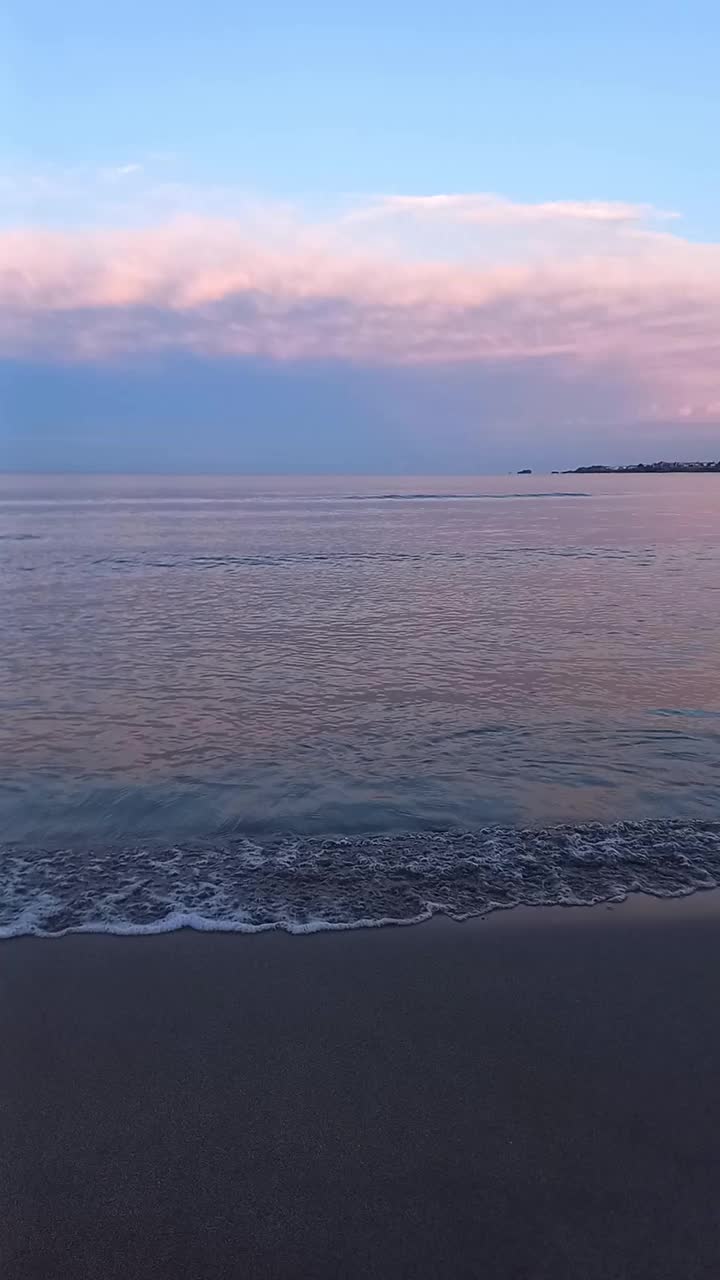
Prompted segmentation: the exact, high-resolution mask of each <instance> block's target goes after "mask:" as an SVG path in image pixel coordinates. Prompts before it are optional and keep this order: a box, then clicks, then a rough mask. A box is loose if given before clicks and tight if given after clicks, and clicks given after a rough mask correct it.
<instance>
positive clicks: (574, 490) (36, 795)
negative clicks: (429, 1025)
mask: <svg viewBox="0 0 720 1280" xmlns="http://www.w3.org/2000/svg"><path fill="white" fill-rule="evenodd" d="M0 564H1V565H2V570H1V573H2V597H3V623H2V664H1V667H0V820H1V821H2V828H3V837H4V843H5V846H6V854H5V858H6V860H7V859H10V856H11V852H12V859H13V861H12V865H11V863H10V861H6V876H5V886H6V893H5V898H4V900H3V901H4V906H0V928H4V929H5V930H6V931H7V930H9V929H13V928H14V929H18V928H21V925H20V923H19V922H20V921H21V920H24V921H25V925H23V926H22V927H23V928H24V927H27V928H33V929H42V928H43V927H46V928H47V929H48V930H50V931H58V930H59V929H60V928H62V927H67V926H69V925H72V927H79V926H81V925H82V924H83V923H85V924H89V923H95V924H97V923H102V921H103V920H105V921H106V922H107V921H108V920H109V919H110V916H111V917H112V926H113V927H120V925H121V924H122V923H123V922H125V923H128V922H129V923H130V924H133V923H134V924H139V923H143V924H144V925H147V926H148V927H153V926H159V924H160V922H161V919H164V920H166V922H167V920H169V919H171V918H172V919H173V920H174V919H177V918H186V917H187V918H189V917H193V918H197V919H199V918H200V917H202V918H203V919H204V920H205V921H206V922H209V923H212V922H213V921H215V922H222V921H224V922H225V924H226V926H227V927H229V924H231V923H232V921H233V920H234V921H236V922H239V921H240V920H241V917H242V915H243V912H245V915H246V917H247V919H246V922H248V921H249V922H250V923H263V922H266V923H273V922H276V921H277V920H285V921H286V922H287V921H289V922H290V923H293V922H294V923H296V924H300V925H302V924H303V923H306V922H307V921H310V920H314V921H317V920H327V921H330V922H332V923H343V921H345V920H346V919H350V918H353V919H366V920H370V919H380V918H388V917H389V918H416V917H417V916H419V915H422V914H427V911H428V910H431V909H432V907H433V905H435V906H437V905H439V906H440V907H441V909H443V910H452V908H453V906H455V907H456V912H455V913H456V914H467V913H468V911H469V910H471V909H472V905H471V904H472V900H473V893H475V896H476V899H477V907H478V909H485V907H487V905H488V904H490V905H492V903H493V902H494V901H495V899H496V898H497V897H498V895H500V896H502V895H501V894H500V890H499V889H498V888H497V868H498V865H499V864H498V853H497V851H498V848H500V849H501V851H502V850H503V849H504V850H505V851H506V856H505V854H503V855H502V856H503V857H505V862H504V863H503V866H504V867H505V871H506V872H507V874H508V875H510V876H511V878H513V883H514V884H515V887H516V890H517V892H516V894H515V899H514V900H518V901H524V900H534V901H535V900H548V901H550V900H572V899H573V895H574V897H575V899H577V900H580V899H581V898H582V894H580V892H579V890H578V886H577V884H576V880H577V877H574V878H573V885H574V887H573V888H572V889H568V887H567V884H565V881H563V880H562V876H560V878H559V879H558V875H559V871H558V865H556V864H557V859H555V860H554V861H553V860H552V859H551V860H550V862H552V866H553V867H554V870H553V871H552V874H550V870H551V867H550V862H548V861H547V859H548V848H549V845H548V844H547V840H545V843H544V844H543V845H542V848H543V850H544V853H542V855H541V854H540V852H539V845H538V842H537V831H538V829H543V828H547V827H549V826H554V825H556V824H560V823H562V824H566V826H567V827H568V828H570V830H571V831H574V832H576V833H578V834H577V840H579V841H580V842H581V844H582V848H583V849H585V848H586V847H587V848H588V849H590V854H589V855H588V856H589V857H590V861H591V862H592V867H590V868H589V869H588V866H586V867H585V880H584V882H583V883H585V884H586V885H587V886H588V892H589V887H590V886H591V884H592V882H593V877H592V875H591V871H592V869H593V868H595V871H597V866H598V864H597V858H598V852H597V850H598V844H597V839H598V838H599V837H598V836H597V829H594V830H595V836H594V837H591V836H589V835H588V834H587V832H584V830H583V824H588V823H593V824H594V823H600V824H603V829H606V828H608V826H611V827H612V824H616V823H618V822H620V823H628V822H632V823H647V822H650V823H651V825H650V826H646V827H642V826H641V827H639V828H636V827H633V828H632V829H631V828H623V829H622V830H623V831H624V833H625V834H624V835H620V836H619V835H618V831H617V828H613V832H611V834H610V835H609V836H608V837H607V839H608V840H610V845H608V844H607V840H606V842H605V845H604V846H603V847H604V848H605V849H606V851H607V849H608V848H610V847H612V849H613V850H614V852H613V853H612V857H613V858H614V859H615V862H617V861H618V859H619V860H620V861H623V860H625V861H624V862H623V865H624V866H625V871H624V872H623V875H622V876H620V875H619V873H618V875H616V877H615V880H613V878H612V875H610V874H609V875H607V876H604V878H603V876H600V878H599V880H598V877H597V876H596V877H595V878H596V880H597V884H596V885H595V890H598V884H600V881H601V882H602V884H601V889H602V892H601V896H603V895H604V896H608V895H609V893H610V890H611V889H612V888H613V887H614V888H615V889H616V890H617V892H618V893H619V892H621V891H622V892H624V891H625V890H626V889H627V888H628V887H629V888H632V887H633V884H634V882H632V873H631V871H628V870H627V865H626V862H627V859H626V854H628V850H630V847H631V846H632V850H634V851H635V852H634V853H632V857H633V858H635V863H633V865H636V863H637V857H636V855H637V850H638V849H640V850H641V856H642V860H643V872H642V876H643V877H644V879H643V884H642V887H645V888H648V887H652V886H651V884H650V883H649V881H648V876H650V878H652V874H653V872H652V867H654V866H655V865H656V864H657V865H658V867H659V863H658V858H660V856H661V853H662V851H661V850H660V846H661V844H663V842H665V843H664V845H663V848H664V849H665V852H664V854H662V858H664V859H665V861H664V862H663V865H662V867H661V868H659V870H667V858H668V856H669V855H668V848H669V846H668V843H667V842H668V840H669V841H670V843H671V844H672V848H673V849H674V850H675V851H676V853H677V854H678V856H680V857H682V856H684V855H683V850H684V849H687V850H688V851H689V857H690V864H691V867H690V871H689V872H688V877H687V884H685V882H684V881H683V880H682V875H681V874H680V873H678V874H679V875H680V880H679V881H678V883H675V881H673V886H674V888H673V891H679V890H680V889H682V888H683V887H693V884H692V883H691V881H692V877H693V876H695V880H697V879H698V877H699V879H700V881H701V882H702V883H709V882H711V881H712V878H713V874H714V872H713V867H714V865H715V864H714V862H713V858H714V856H715V854H714V852H713V847H711V846H712V845H713V841H714V840H716V839H718V837H717V836H716V835H715V828H714V826H713V825H712V824H713V823H714V821H715V819H717V818H720V642H719V640H718V636H719V635H720V481H719V479H718V477H717V476H670V477H660V476H627V477H619V476H611V477H593V476H581V477H579V476H567V477H558V476H553V477H537V476H529V477H509V478H507V479H488V478H479V477H473V478H472V479H458V478H457V477H452V478H448V477H444V478H441V479H437V478H428V477H422V478H418V477H412V478H408V479H398V478H397V477H392V478H390V479H387V478H373V479H368V478H364V477H342V478H321V479H308V478H292V479H285V478H280V479H279V478H275V477H272V478H267V477H263V478H250V479H248V478H184V477H183V478H158V477H154V478H147V477H145V478H138V477H134V478H95V477H35V478H29V477H4V478H2V479H0ZM668 819H675V820H681V823H680V825H678V824H677V822H676V823H675V824H674V825H673V824H671V825H670V826H668V825H667V823H666V822H665V820H668ZM658 820H662V821H661V822H660V826H658V825H657V823H658ZM653 823H654V824H655V825H654V826H653V825H652V824H653ZM663 824H664V825H663ZM488 827H491V828H492V832H491V833H490V835H488V834H487V832H486V833H485V834H483V831H482V830H481V829H485V828H488ZM498 827H500V828H502V829H505V835H504V836H503V835H502V832H498V830H497V828H498ZM458 829H462V830H464V831H469V832H471V833H472V839H474V841H475V845H474V846H473V847H474V849H475V853H473V854H472V855H469V854H468V846H467V845H463V850H464V852H463V854H462V856H460V854H459V852H458V846H457V845H456V844H455V843H454V842H455V841H456V839H457V837H456V835H455V834H452V833H455V832H456V831H457V830H458ZM421 832H425V833H428V832H434V833H438V832H440V833H442V834H441V835H437V834H435V835H432V836H430V835H427V834H426V835H425V836H423V837H421V836H420V835H419V833H421ZM518 832H520V833H521V834H522V833H523V832H524V833H525V834H524V835H522V841H525V842H526V843H525V845H523V847H524V848H525V853H521V852H519V845H518V839H519V837H518ZM628 832H630V835H628ZM681 832H684V833H685V834H684V835H679V833H681ZM408 833H416V834H415V836H414V841H413V843H412V849H413V850H414V854H413V857H414V858H416V859H417V858H420V860H421V862H422V864H423V866H424V867H425V872H423V873H422V874H426V881H423V880H422V875H421V873H420V871H419V870H418V869H417V867H416V870H415V872H414V873H413V872H412V868H411V863H412V862H413V858H411V857H410V854H409V853H408V845H407V834H408ZM448 833H451V834H448ZM638 833H639V834H638ZM368 836H372V837H374V838H375V843H373V842H372V841H371V842H370V844H368V842H367V840H364V842H363V840H360V839H358V837H368ZM336 837H342V838H343V840H344V842H343V843H342V844H338V843H337V841H336V842H335V843H333V842H332V840H330V841H329V840H328V838H336ZM548 838H550V837H548ZM557 838H558V839H560V837H559V835H558V837H557ZM603 838H605V837H603ZM488 840H489V841H490V843H491V845H492V856H490V854H489V853H488V850H489V849H490V844H488ZM628 840H629V841H630V844H628V843H627V842H628ZM698 840H699V841H700V845H701V846H702V848H701V849H700V845H698V843H697V842H698ZM438 841H440V845H442V849H440V845H439V844H438ZM522 841H521V843H522ZM527 841H530V843H529V844H528V843H527ZM588 841H589V843H588ZM593 841H594V843H593ZM678 841H679V843H678ZM683 841H684V843H683ZM433 842H434V843H433ZM483 842H484V843H483ZM583 842H584V843H583ZM11 846H12V849H10V847H11ZM171 848H173V849H174V850H175V853H174V855H173V858H174V862H173V859H172V858H171V859H170V860H168V857H167V851H168V850H169V849H171ZM368 850H369V852H368ZM658 850H660V853H658ZM698 850H699V851H698ZM253 851H255V852H253ZM47 855H50V861H49V862H48V860H47ZM158 856H159V857H160V859H161V861H163V860H164V867H165V872H167V873H168V874H169V872H168V868H170V867H171V865H172V867H173V868H174V869H173V870H172V875H170V880H169V881H167V883H166V884H165V887H164V888H163V889H162V891H159V890H158V888H157V877H156V876H155V874H154V873H152V872H151V870H150V867H151V862H152V865H154V866H156V865H157V858H158ZM468 856H470V862H468ZM628 856H629V855H628ZM673 856H675V854H673ZM538 857H540V861H541V863H542V859H543V858H545V861H546V863H547V868H546V869H547V870H548V877H549V878H547V877H546V881H545V882H543V883H544V888H543V889H542V892H541V893H539V891H538V890H537V882H538V877H537V876H535V874H534V872H533V876H534V881H533V883H534V884H535V889H533V888H532V885H531V884H530V880H529V879H528V875H527V874H526V872H527V871H528V868H529V867H530V864H531V861H532V859H535V861H536V862H537V859H538ZM473 858H474V859H475V863H473V861H472V859H473ZM583 858H584V860H585V863H587V861H588V858H587V857H586V855H585V854H583ZM43 859H44V861H43ZM248 859H249V860H250V861H248ZM253 859H254V860H255V864H256V865H255V868H254V869H253V868H252V867H251V863H252V862H253ZM278 859H280V863H278ZM318 859H319V861H318ZM368 859H369V860H370V861H368ZM453 859H456V862H457V866H456V874H455V881H456V887H457V886H459V882H460V880H461V879H462V876H463V875H464V874H465V873H468V874H469V875H470V880H469V881H466V880H463V887H462V892H460V890H459V888H458V892H457V894H455V896H453V888H452V880H453V874H452V867H453V865H454V864H453ZM593 859H595V861H594V862H593V861H592V860H593ZM153 860H154V861H153ZM258 860H259V861H258ZM631 860H632V859H631ZM491 863H492V866H493V867H494V871H493V875H495V876H496V879H495V880H493V881H492V884H491V883H490V881H489V880H488V875H489V870H488V868H489V867H490V864H491ZM41 864H42V866H43V867H44V868H45V869H44V871H43V872H42V874H41V873H40V868H41ZM476 864H477V865H476ZM418 865H419V864H418ZM542 865H543V866H545V863H542ZM613 865H614V864H613ZM143 867H144V868H145V871H144V873H143V871H142V868H143ZM258 867H261V868H265V869H266V870H265V871H263V872H262V874H261V875H260V877H259V880H260V881H261V882H262V884H261V885H260V887H258ZM288 867H289V868H290V870H289V871H288ZM648 867H650V870H648ZM33 868H34V869H35V870H34V871H33ZM279 868H280V870H282V875H280V876H279V878H278V874H277V873H278V869H279ZM403 868H404V870H403ZM462 868H464V871H462ZM129 869H132V874H131V873H130V870H129ZM560 869H561V868H560ZM616 870H617V868H615V870H613V868H611V871H613V874H615V871H616ZM413 874H414V875H415V881H414V882H413V883H414V886H415V890H417V892H415V893H414V896H413V895H412V894H411V895H410V897H411V899H412V902H410V900H409V899H407V895H405V896H403V895H404V894H405V889H406V887H407V884H406V881H408V880H411V879H412V875H413ZM503 874H505V872H503ZM658 874H659V871H658ZM673 874H674V873H673ZM133 876H134V880H133ZM238 877H239V879H238ZM418 877H420V878H419V879H418ZM473 877H474V879H473ZM553 877H555V878H553ZM623 877H624V878H623ZM541 878H542V877H541ZM531 879H532V877H531ZM270 881H272V891H270V889H269V888H268V885H269V884H270ZM341 881H342V884H343V889H342V892H341V891H340V883H341ZM350 881H352V884H351V885H350V888H348V885H349V883H350ZM561 881H562V883H561ZM231 882H232V885H231ZM321 882H322V888H321ZM153 885H154V888H153V887H152V886H153ZM263 885H264V886H265V887H264V888H263V887H262V886H263ZM10 886H11V887H10ZM443 886H444V889H443ZM662 888H663V886H662V885H661V884H660V883H659V881H658V889H659V890H660V889H662ZM664 888H665V889H667V888H668V885H667V883H665V886H664ZM441 889H443V892H441ZM595 890H594V892H595ZM598 892H599V890H598ZM113 893H114V894H115V899H114V902H115V906H114V907H113V909H112V911H110V907H109V903H110V900H111V897H112V895H113ZM198 893H199V894H200V897H199V899H198ZM263 893H265V894H266V896H265V897H263ZM493 894H495V897H493ZM43 895H44V896H43ZM510 896H511V897H512V895H510ZM596 896H597V895H596ZM610 896H612V895H611V894H610ZM1 897H2V894H0V898H1ZM506 897H507V895H506ZM406 899H407V900H406ZM203 902H204V903H205V906H206V908H207V911H206V913H205V914H204V915H203V911H202V910H200V909H199V908H200V907H201V906H202V903H203ZM332 902H335V904H336V909H335V908H333V907H332V905H331V904H332ZM341 903H342V904H343V905H339V904H341ZM418 904H419V906H418ZM428 904H430V905H429V906H428ZM411 907H412V908H413V909H412V910H411ZM415 908H417V909H415ZM28 912H29V914H28ZM108 912H109V915H108ZM353 912H354V915H353ZM23 913H24V914H23ZM133 913H134V914H133ZM51 925H52V926H53V927H52V928H51Z"/></svg>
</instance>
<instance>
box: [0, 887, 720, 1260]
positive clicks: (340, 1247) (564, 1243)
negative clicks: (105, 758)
mask: <svg viewBox="0 0 720 1280" xmlns="http://www.w3.org/2000/svg"><path fill="white" fill-rule="evenodd" d="M0 975H1V976H0V983H1V986H0V1019H1V1025H0V1099H1V1100H2V1101H1V1105H2V1132H1V1134H0V1147H1V1149H2V1208H1V1212H0V1257H1V1258H2V1273H3V1276H5V1277H7V1280H31V1278H32V1280H36V1278H45V1277H47V1278H48V1280H50V1278H52V1280H55V1278H57V1280H60V1278H63V1280H64V1278H65V1277H67V1278H68V1280H70V1278H72V1280H84V1278H85V1277H88V1278H89V1277H93V1278H96V1277H98V1278H102V1280H111V1278H113V1277H118V1280H119V1278H120V1277H122V1278H123V1280H125V1278H126V1277H128V1278H130V1280H146V1278H147V1280H150V1277H152V1278H153V1280H160V1278H161V1277H167V1278H168V1280H184V1278H187V1280H190V1278H192V1280H201V1278H204V1277H234V1276H262V1277H265V1276H267V1277H275V1276H277V1277H281V1276H282V1277H286V1276H298V1277H305V1276H310V1277H325V1276H327V1277H331V1276H332V1277H337V1276H347V1277H365V1276H408V1277H410V1276H412V1277H418V1276H420V1277H422V1276H428V1277H430V1276H433V1277H434V1276H438V1277H439V1276H468V1277H470V1276H478V1277H487V1278H490V1277H518V1278H521V1277H522V1278H523V1280H524V1278H526V1277H533V1278H534V1277H538V1278H539V1277H547V1278H548V1280H562V1278H564V1277H567V1278H568V1280H570V1278H572V1280H580V1278H581V1280H600V1278H603V1280H620V1278H621V1277H627V1278H628V1280H630V1278H632V1280H641V1278H644V1277H647V1280H663V1278H665V1277H668V1278H670V1277H672V1278H673V1280H675V1278H678V1280H691V1278H696V1277H713V1278H715V1277H717V1276H718V1275H719V1274H720V1087H719V1084H718V1082H719V1081H720V1000H719V999H718V994H719V987H720V908H719V907H718V895H717V894H701V895H697V896H695V897H694V898H692V899H688V900H684V901H674V902H648V901H647V900H636V901H635V902H631V903H628V904H626V905H624V906H623V907H618V908H614V909H607V908H598V909H584V910H565V911H563V910H554V909H542V910H540V911H535V912H530V911H520V910H518V911H515V912H511V913H508V914H507V915H506V916H503V917H500V916H495V917H492V918H491V919H489V920H486V921H479V922H473V923H469V924H467V925H453V924H450V923H448V922H435V923H433V924H430V925H425V926H420V927H417V928H410V929H376V930H365V931H360V932H357V933H345V934H319V935H314V936H310V937H305V938H298V937H294V938H293V937H288V936H286V935H280V934H272V935H267V934H266V935H261V936H254V937H243V936H237V935H233V936H231V935H201V934H192V933H187V932H186V933H176V934H169V935H164V936H158V937H152V938H117V937H114V938H113V937H96V936H88V935H86V936H69V937H66V938H63V939H57V940H53V939H49V940H38V939H28V938H25V939H21V940H17V941H11V942H4V943H2V945H1V946H0Z"/></svg>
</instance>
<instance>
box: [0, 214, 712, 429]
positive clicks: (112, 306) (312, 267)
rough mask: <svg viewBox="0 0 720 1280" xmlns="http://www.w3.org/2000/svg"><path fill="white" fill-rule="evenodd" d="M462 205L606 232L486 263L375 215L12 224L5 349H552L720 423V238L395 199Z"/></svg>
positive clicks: (609, 219) (433, 360)
mask: <svg viewBox="0 0 720 1280" xmlns="http://www.w3.org/2000/svg"><path fill="white" fill-rule="evenodd" d="M418 200H420V201H423V202H424V204H421V205H418ZM463 201H465V202H467V201H470V202H471V206H472V209H474V211H475V213H478V212H480V213H482V210H483V209H484V210H485V214H487V215H488V216H490V212H492V216H493V217H495V216H497V217H501V216H505V215H504V214H503V209H502V208H501V207H500V206H504V207H505V212H506V213H507V209H508V208H509V209H510V211H511V214H512V218H513V219H515V221H523V220H525V221H527V222H528V223H534V224H539V225H543V226H545V225H546V224H547V226H548V228H550V230H551V231H554V230H555V229H557V226H558V224H563V223H567V222H574V221H579V222H583V223H589V224H592V225H593V226H596V225H599V226H600V227H601V228H606V230H607V236H606V239H605V240H603V239H602V235H604V234H605V232H603V233H602V235H601V238H600V241H599V242H594V243H593V245H592V251H588V249H587V246H586V245H583V246H582V247H581V248H580V249H579V250H577V249H576V250H575V251H574V252H570V253H568V252H558V251H557V249H556V245H555V241H554V239H552V237H551V239H550V240H549V242H548V250H547V252H546V253H544V254H543V255H541V256H540V257H539V258H537V257H536V258H535V259H529V258H523V256H522V254H521V255H520V256H519V257H517V258H516V259H510V260H507V259H506V260H498V261H493V262H489V263H487V262H484V263H482V264H479V263H478V262H477V261H474V260H473V259H472V258H470V260H468V261H456V260H447V259H443V257H442V255H441V254H438V255H437V256H427V257H426V258H420V259H418V258H417V257H412V256H408V254H407V253H406V246H405V244H404V243H403V242H402V240H400V241H398V242H393V240H392V238H389V239H384V240H383V241H382V243H381V244H378V243H377V242H376V241H375V240H374V239H373V238H372V237H371V238H370V239H369V240H368V239H366V238H364V236H363V234H362V226H361V224H362V219H361V218H360V219H359V220H358V222H357V223H355V222H354V221H352V220H351V221H350V222H348V218H347V216H341V217H339V218H338V219H337V220H336V221H334V222H333V221H327V220H326V221H325V222H322V221H316V222H311V221H309V220H307V219H306V220H303V219H301V218H296V219H293V218H292V217H288V216H287V214H286V213H285V212H283V215H282V217H279V216H274V217H273V216H272V213H273V211H272V210H270V211H269V215H268V219H267V224H266V227H265V229H263V225H262V220H261V219H258V218H257V217H255V218H253V220H252V222H251V223H248V222H243V220H242V219H230V218H217V217H215V218H208V217H205V218H197V217H193V218H179V219H175V220H172V221H169V222H166V223H165V224H162V225H156V226H153V227H147V228H144V229H122V228H100V229H95V230H93V231H89V232H88V231H84V232H81V231H77V230H63V231H48V230H40V229H29V228H25V229H22V228H21V229H15V230H6V231H4V232H0V303H1V304H2V312H3V318H2V321H1V322H0V353H2V354H4V355H5V356H11V357H15V358H31V357H32V358H42V359H64V360H73V361H81V362H82V361H89V362H98V361H103V360H110V359H114V358H117V357H124V358H127V357H132V356H133V355H141V354H143V353H146V352H148V351H167V350H178V351H188V352H193V353H196V354H199V355H207V356H225V357H230V358H231V357H233V356H248V355H262V356H266V357H269V358H272V359H277V360H308V359H312V360H317V359H322V360H327V359H336V360H346V361H355V362H359V363H363V364H377V365H408V364H410V365H412V364H426V365H433V364H434V365H446V364H457V363H467V364H483V363H486V364H497V363H499V362H523V361H529V362H533V361H538V360H548V359H551V360H553V361H556V362H559V363H560V364H561V365H562V367H563V368H565V369H566V371H567V376H568V377H573V376H579V375H581V374H582V373H583V371H587V370H597V369H602V370H604V371H608V376H611V374H612V371H615V375H616V376H617V377H619V378H620V377H621V378H622V379H624V380H625V381H628V382H630V383H631V384H632V385H633V386H634V387H635V388H636V389H637V398H638V403H639V404H641V405H644V406H645V412H646V413H647V414H648V415H649V416H652V417H667V416H672V415H674V416H677V417H680V416H682V417H688V418H692V419H695V420H699V421H702V420H703V419H707V420H712V419H716V418H717V415H718V402H720V378H719V377H718V373H717V370H718V369H720V247H719V246H717V245H700V244H692V243H690V242H688V241H685V240H683V239H682V238H680V237H678V236H674V235H669V234H667V233H658V232H657V230H655V229H654V228H653V227H652V226H650V225H647V223H646V219H645V213H644V211H643V210H642V209H640V208H637V207H635V206H629V205H628V206H625V205H604V204H597V205H587V204H579V203H573V202H559V203H549V204H542V205H533V206H519V205H516V204H513V203H512V202H509V201H505V202H502V201H498V199H497V198H496V197H443V196H440V197H422V198H418V197H394V198H392V202H391V205H390V207H391V208H393V209H394V208H402V209H404V208H406V207H411V208H412V209H413V210H417V208H422V209H423V210H426V209H428V208H429V209H431V210H432V215H433V218H435V217H438V218H446V217H450V219H451V220H452V219H456V218H457V217H458V212H459V210H460V211H461V212H460V217H461V218H462V219H465V217H466V214H469V212H470V208H471V206H470V205H467V204H465V205H463V204H462V202H463ZM491 201H495V205H494V206H493V210H492V211H491V210H490V204H489V203H488V202H491ZM483 202H485V203H483ZM387 204H388V202H387V201H386V202H385V207H387ZM374 207H377V206H373V205H369V206H368V212H371V211H372V209H373V208H374ZM360 212H361V211H360ZM468 220H469V221H472V220H473V219H471V218H469V219H468ZM480 221H482V217H481V218H480ZM618 227H621V228H622V231H621V232H618Z"/></svg>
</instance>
